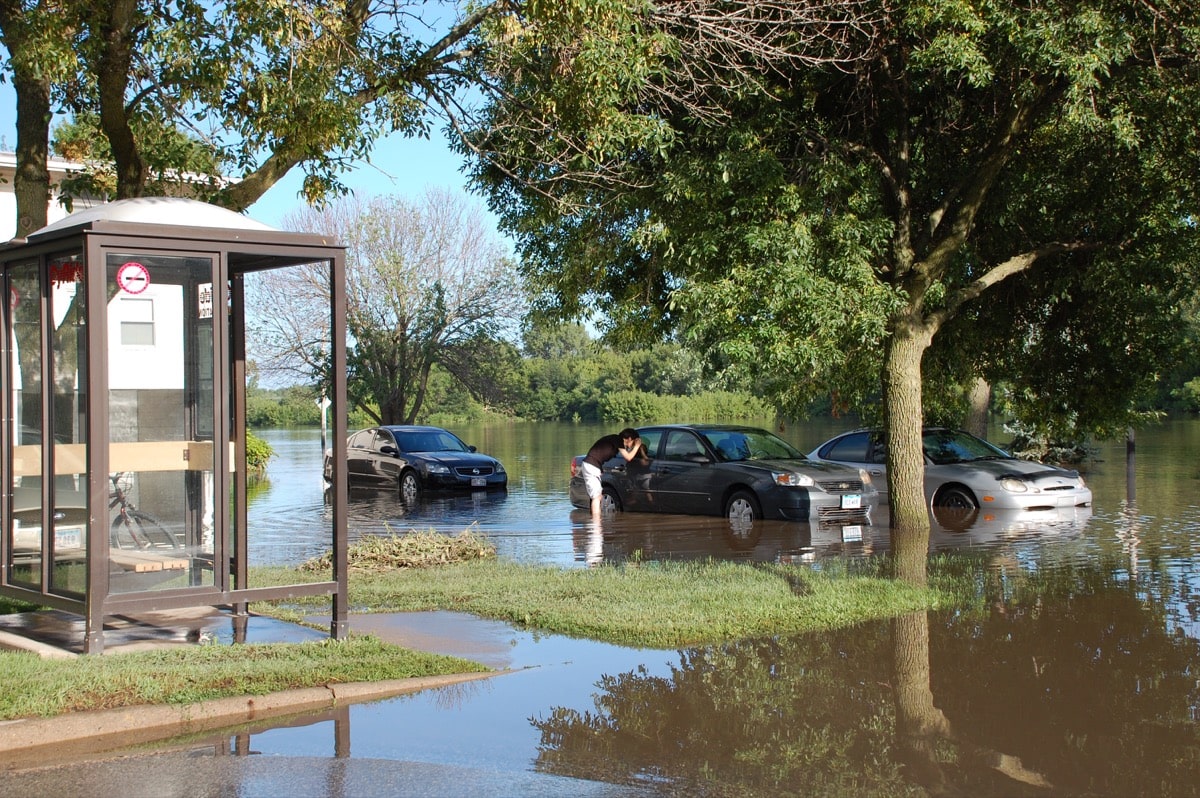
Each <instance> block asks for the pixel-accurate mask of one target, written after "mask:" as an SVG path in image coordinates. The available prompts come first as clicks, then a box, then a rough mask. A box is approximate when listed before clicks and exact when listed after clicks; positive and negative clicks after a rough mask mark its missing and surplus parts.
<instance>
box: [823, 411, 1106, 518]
mask: <svg viewBox="0 0 1200 798" xmlns="http://www.w3.org/2000/svg"><path fill="white" fill-rule="evenodd" d="M922 438H923V444H924V449H925V500H926V501H927V502H928V503H929V505H930V506H931V507H961V508H964V509H966V508H979V507H994V508H997V509H1011V510H1043V509H1049V508H1054V507H1087V506H1090V505H1091V503H1092V492H1091V490H1089V489H1088V487H1087V485H1086V484H1084V481H1083V477H1081V476H1080V475H1079V472H1078V471H1072V470H1068V469H1065V468H1059V467H1058V466H1053V465H1047V464H1045V463H1038V462H1034V461H1032V460H1019V459H1017V458H1015V457H1013V456H1012V455H1010V454H1009V453H1008V452H1005V451H1004V450H1003V449H1000V448H998V447H996V446H993V445H992V444H990V443H988V442H987V441H985V440H982V439H981V438H977V437H975V436H974V435H971V434H970V433H967V432H963V431H961V430H953V429H947V428H945V427H927V428H926V429H925V430H924V431H923V435H922ZM808 456H809V457H810V458H812V459H814V460H824V461H826V462H831V463H843V464H845V465H850V466H857V467H859V468H865V469H867V470H868V471H869V473H870V474H871V481H872V482H873V483H874V484H875V486H876V487H877V489H878V490H879V491H880V492H881V493H882V494H886V491H887V473H886V466H885V465H884V464H885V463H886V462H887V449H886V446H885V443H884V440H883V433H882V432H881V431H880V430H877V429H865V430H855V431H853V432H847V433H844V434H842V435H838V436H837V437H835V438H831V439H830V440H828V441H826V442H825V443H822V444H821V445H820V446H818V447H817V448H816V449H814V450H813V451H812V452H811V453H810V454H809V455H808Z"/></svg>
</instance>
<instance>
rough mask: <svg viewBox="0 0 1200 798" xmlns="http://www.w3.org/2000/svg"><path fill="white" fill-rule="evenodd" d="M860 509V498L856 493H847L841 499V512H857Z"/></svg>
mask: <svg viewBox="0 0 1200 798" xmlns="http://www.w3.org/2000/svg"><path fill="white" fill-rule="evenodd" d="M861 507H862V496H861V495H859V494H857V493H847V494H846V495H845V496H843V497H842V509H843V510H858V509H860V508H861Z"/></svg>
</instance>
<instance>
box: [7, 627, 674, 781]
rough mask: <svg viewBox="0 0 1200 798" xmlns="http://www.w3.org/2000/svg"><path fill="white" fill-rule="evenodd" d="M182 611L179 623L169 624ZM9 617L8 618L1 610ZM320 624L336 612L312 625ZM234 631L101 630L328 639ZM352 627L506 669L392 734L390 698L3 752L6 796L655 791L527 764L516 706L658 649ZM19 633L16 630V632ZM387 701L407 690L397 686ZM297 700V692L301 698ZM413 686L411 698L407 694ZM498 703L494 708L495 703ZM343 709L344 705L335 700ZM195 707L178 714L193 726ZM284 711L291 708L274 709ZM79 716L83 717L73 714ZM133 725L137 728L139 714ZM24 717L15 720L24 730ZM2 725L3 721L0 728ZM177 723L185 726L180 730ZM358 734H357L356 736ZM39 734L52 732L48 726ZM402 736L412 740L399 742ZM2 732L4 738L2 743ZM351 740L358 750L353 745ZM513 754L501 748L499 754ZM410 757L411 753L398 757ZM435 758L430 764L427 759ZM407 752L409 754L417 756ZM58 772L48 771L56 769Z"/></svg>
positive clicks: (432, 696)
mask: <svg viewBox="0 0 1200 798" xmlns="http://www.w3.org/2000/svg"><path fill="white" fill-rule="evenodd" d="M172 615H175V617H174V618H172V617H171V616H172ZM0 617H2V616H0ZM308 620H310V621H312V622H315V623H318V624H320V625H325V624H327V623H328V618H322V617H313V618H310V619H308ZM4 624H5V625H6V627H7V629H5V630H4V632H3V634H2V635H0V644H4V643H5V642H7V643H9V644H13V641H14V640H17V639H18V638H19V639H21V640H24V641H26V643H25V646H23V647H28V646H29V645H30V644H36V645H39V646H56V645H58V644H63V645H64V646H65V648H67V649H71V648H75V649H76V650H77V649H78V645H79V644H78V642H77V641H78V639H79V636H80V635H81V633H82V627H81V625H80V622H79V621H78V619H75V618H73V617H72V616H70V615H68V614H65V613H58V612H54V611H48V612H39V613H26V614H24V615H23V616H9V617H8V618H7V619H4ZM241 626H242V624H240V623H239V624H237V625H236V626H235V623H234V620H233V618H232V617H231V616H229V615H228V614H227V613H225V612H222V611H209V612H205V613H200V612H198V611H197V612H191V613H161V614H157V615H156V616H155V617H152V618H142V619H139V620H138V621H132V620H124V621H121V622H120V623H118V624H116V625H115V626H114V627H113V628H111V629H108V630H106V633H105V634H106V640H105V653H106V654H112V653H116V652H119V651H122V650H125V651H128V650H138V649H145V648H149V647H162V646H171V645H180V644H182V645H186V644H194V643H195V642H197V641H198V640H199V639H204V640H206V641H208V642H211V643H218V644H220V643H227V642H232V640H233V638H234V637H235V636H238V635H244V639H245V640H246V641H247V642H272V641H273V642H296V641H300V640H305V639H317V638H322V637H325V635H324V634H323V633H322V632H319V631H317V630H313V629H309V628H307V627H304V626H299V625H296V624H290V623H285V622H281V621H278V620H275V619H271V618H265V617H261V616H251V617H250V618H249V619H247V622H246V623H245V624H244V629H241V630H240V631H239V628H237V627H241ZM350 626H351V630H352V631H353V632H355V633H369V634H373V635H375V636H377V637H379V638H381V639H383V640H386V641H388V642H392V643H396V644H398V645H403V646H406V647H409V648H414V649H418V650H424V651H432V652H436V653H442V654H451V655H454V656H459V657H464V658H467V659H471V660H474V661H477V662H481V663H484V664H485V665H488V666H489V667H492V668H494V669H496V670H497V671H500V672H499V673H497V674H495V675H492V676H489V677H487V678H485V679H483V680H482V681H480V680H479V677H478V675H472V676H471V677H470V680H469V681H462V682H459V681H456V680H454V679H448V680H446V681H447V682H448V683H445V684H440V685H433V684H432V681H433V680H425V681H426V682H429V684H423V685H422V689H421V690H420V692H419V693H416V694H413V695H408V696H407V697H408V698H409V699H411V700H410V701H409V702H406V703H405V704H404V705H403V706H404V707H405V708H406V709H409V710H411V709H413V708H417V707H421V708H422V709H420V710H419V711H420V712H421V713H422V714H425V713H428V712H432V713H433V714H432V715H429V716H428V717H427V718H426V722H417V723H416V724H407V723H406V724H402V726H403V729H401V728H398V727H396V726H395V724H394V723H393V721H392V720H391V719H390V715H391V712H392V711H393V710H394V709H395V707H396V705H392V704H390V703H389V701H390V700H396V699H391V698H389V699H387V700H382V701H380V700H376V701H374V702H373V703H362V702H363V701H367V700H369V699H370V698H371V696H369V695H364V696H361V697H356V699H355V701H354V702H353V703H350V702H345V701H343V702H340V703H341V704H342V705H341V706H337V707H335V708H327V709H324V710H322V711H317V712H314V711H312V710H311V709H307V708H306V709H307V711H306V712H303V713H300V714H294V713H293V714H290V715H288V716H286V717H271V718H269V719H266V720H264V721H261V722H257V723H252V722H245V719H244V718H238V721H239V725H236V726H230V727H229V730H227V731H223V732H203V733H199V734H196V733H193V734H189V735H188V736H187V737H184V738H179V737H178V730H177V731H176V732H175V733H170V732H168V731H167V730H165V729H164V730H162V731H160V732H157V733H154V734H151V735H149V736H148V735H147V734H146V733H145V732H144V731H131V732H130V734H129V735H128V737H129V739H128V740H127V741H126V742H125V743H122V742H121V741H120V739H119V738H114V737H105V738H103V739H100V738H95V739H91V740H83V741H82V743H81V744H80V745H74V746H73V745H69V744H68V743H69V742H70V741H69V740H66V739H64V740H62V742H63V745H62V746H60V747H59V749H58V750H57V751H55V752H52V753H51V754H49V755H48V754H47V753H46V752H45V751H35V752H32V753H29V752H12V751H10V752H9V753H8V756H7V759H6V761H5V764H4V769H3V770H4V772H2V773H0V790H2V791H3V793H4V794H5V795H6V796H18V795H30V796H33V795H39V796H40V795H47V794H58V795H95V794H103V793H106V792H109V791H115V792H118V793H119V794H122V795H129V796H137V795H147V796H159V795H166V794H180V795H214V796H216V795H233V794H236V795H253V796H268V795H278V796H307V795H314V796H315V795H348V796H372V795H381V796H382V795H431V796H448V795H583V796H588V795H596V796H607V795H637V794H641V793H655V792H658V789H657V788H655V787H654V786H653V785H646V786H639V785H636V784H632V785H631V784H624V785H620V786H614V785H611V784H607V783H605V782H604V781H603V780H594V779H577V778H572V777H569V776H563V775H555V774H548V773H540V772H537V771H536V770H530V769H529V767H528V765H529V762H528V749H527V746H528V745H529V743H530V740H529V738H530V734H531V727H530V726H529V718H528V716H527V715H526V714H525V713H524V711H523V710H522V709H521V706H520V705H521V704H522V703H523V702H525V701H526V700H527V699H528V697H529V696H531V695H536V696H538V698H539V700H550V701H563V702H568V703H571V702H573V701H575V700H576V699H577V697H578V695H579V689H578V688H579V685H580V682H579V679H580V678H581V673H580V672H581V671H582V672H583V674H584V675H583V676H582V678H584V679H592V680H594V679H597V678H600V674H601V673H602V672H605V671H607V670H610V669H625V668H629V667H637V663H639V662H640V661H642V660H643V659H645V657H646V655H647V654H648V653H649V654H650V655H651V656H652V657H663V656H665V652H644V651H639V650H636V649H629V648H623V647H620V646H612V645H608V644H604V643H596V642H594V641H588V640H576V639H571V638H566V637H561V636H556V635H540V634H536V633H531V632H525V631H520V630H517V629H514V628H513V627H511V626H509V625H508V624H505V623H500V622H495V621H488V620H484V619H480V618H477V617H475V616H470V615H465V614H462V613H453V612H440V611H439V612H420V613H403V614H381V615H354V616H352V618H351V621H350ZM18 633H19V634H18ZM389 689H390V694H391V695H394V694H397V693H400V692H401V691H400V690H399V689H397V688H395V687H394V686H392V687H389ZM297 692H299V691H297ZM407 692H411V691H407ZM497 699H499V700H500V702H501V704H500V706H497V705H496V704H495V701H496V700H497ZM335 703H338V702H335ZM197 714H199V713H198V712H197V711H196V709H195V708H193V709H186V708H185V710H184V711H183V712H182V713H180V718H181V719H184V720H186V719H194V718H195V716H196V715H197ZM279 714H280V715H283V713H282V712H280V713H279ZM450 719H452V720H453V723H454V724H455V728H456V729H457V732H456V733H455V741H454V743H453V748H454V753H453V754H452V755H451V756H449V757H448V758H447V756H446V752H445V751H444V750H442V751H441V752H440V753H437V754H433V753H432V750H433V749H438V748H442V747H443V746H444V744H445V739H444V736H443V734H442V732H443V731H444V730H445V728H446V726H445V723H446V721H447V720H450ZM74 720H75V721H78V720H79V718H75V719H74ZM125 722H126V723H127V725H128V726H129V727H130V728H131V729H136V728H137V727H139V726H140V725H143V724H141V723H139V721H138V716H137V713H136V712H135V713H130V714H129V716H128V717H127V718H125ZM20 723H21V722H20V721H17V722H15V724H20ZM5 725H10V726H11V725H12V724H0V731H11V730H4V729H3V727H4V726H5ZM93 726H95V724H91V725H89V724H87V723H78V722H73V723H70V724H68V723H63V724H62V725H61V726H60V731H61V732H63V733H65V734H68V735H69V734H70V733H74V732H73V731H72V730H82V731H80V734H81V735H86V734H88V733H89V732H91V731H94V729H92V728H91V727H93ZM181 728H182V726H181ZM351 728H353V734H351ZM41 733H44V732H41ZM400 734H403V735H404V736H405V737H407V738H408V739H407V741H406V742H405V743H403V744H401V743H399V741H398V740H397V736H398V735H400ZM2 738H3V734H0V739H2ZM352 739H353V743H351V740H352ZM497 746H500V748H501V749H505V748H507V750H503V751H502V752H501V751H499V750H498V749H497ZM398 752H403V753H404V754H405V755H406V756H403V757H401V758H397V756H396V754H397V753H398ZM431 756H432V757H433V759H432V761H431V760H430V759H429V757H431ZM408 757H411V759H409V758H408ZM51 762H52V763H53V764H50V763H51Z"/></svg>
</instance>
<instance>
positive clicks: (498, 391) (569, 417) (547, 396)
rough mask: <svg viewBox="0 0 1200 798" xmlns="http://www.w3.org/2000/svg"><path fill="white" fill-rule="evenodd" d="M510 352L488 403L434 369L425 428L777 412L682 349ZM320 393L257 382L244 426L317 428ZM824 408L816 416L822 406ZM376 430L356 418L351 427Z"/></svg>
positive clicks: (565, 333)
mask: <svg viewBox="0 0 1200 798" xmlns="http://www.w3.org/2000/svg"><path fill="white" fill-rule="evenodd" d="M492 345H493V346H495V347H500V348H502V349H504V351H505V353H506V357H505V358H504V364H505V368H506V372H505V373H504V374H503V375H499V374H498V375H495V379H493V380H490V381H489V384H491V385H492V386H493V388H494V389H495V390H493V391H492V392H491V393H490V394H489V395H488V396H487V397H482V396H480V395H478V394H477V393H472V391H471V390H468V388H467V387H466V386H465V384H464V383H463V382H462V381H460V380H458V379H457V378H455V377H454V376H452V375H451V374H450V373H449V372H447V371H446V370H445V369H443V368H441V367H440V366H438V365H434V366H433V367H432V370H431V373H430V377H429V383H428V386H427V389H426V391H427V393H426V398H425V401H424V402H423V405H422V406H423V408H424V409H423V410H422V411H421V412H420V413H419V414H418V421H419V422H420V423H429V424H437V425H442V426H446V425H452V424H462V423H468V422H474V421H481V420H485V419H487V418H490V417H497V416H500V417H505V418H517V419H523V420H527V421H576V422H604V423H617V422H633V421H638V422H646V421H666V420H671V421H675V420H678V419H688V420H691V421H734V420H740V419H759V418H769V417H771V416H773V415H774V412H775V411H774V407H773V406H772V405H771V404H770V403H769V402H767V401H765V400H764V399H763V398H762V395H761V392H759V391H757V390H756V387H755V386H754V385H752V384H749V383H746V382H744V381H742V382H738V381H735V380H734V379H733V378H732V376H730V375H725V374H722V375H712V374H709V375H707V376H706V372H705V368H704V363H703V361H702V359H701V358H700V357H699V356H698V355H696V354H695V353H693V352H691V351H689V350H687V349H685V348H683V347H682V346H679V345H678V344H657V345H654V346H652V347H649V348H645V349H635V350H632V351H625V352H618V351H617V350H615V349H613V348H612V347H608V346H604V345H602V344H601V343H600V342H598V341H596V340H593V339H592V338H591V337H590V336H589V334H588V332H587V331H586V330H585V329H584V327H583V326H582V325H578V324H566V325H560V326H556V327H553V328H550V329H547V328H541V327H531V328H529V329H528V330H526V332H525V334H524V336H523V339H522V341H521V344H520V346H516V345H513V344H506V343H503V342H499V341H493V342H492ZM320 396H321V390H320V388H319V387H316V386H309V387H306V386H299V385H293V386H290V387H286V388H265V387H262V386H261V385H259V384H258V382H257V381H253V382H252V383H251V386H250V388H249V389H248V390H247V395H246V421H247V423H248V424H249V425H250V426H251V427H254V428H267V427H294V426H315V425H317V424H319V423H320V420H321V416H320V410H319V408H318V406H317V400H318V399H319V398H320ZM816 409H820V408H816ZM373 423H374V421H373V419H372V418H371V417H370V415H369V414H367V413H365V412H363V411H361V410H355V411H353V412H351V413H350V416H349V426H350V428H351V429H360V428H362V427H367V426H371V425H372V424H373Z"/></svg>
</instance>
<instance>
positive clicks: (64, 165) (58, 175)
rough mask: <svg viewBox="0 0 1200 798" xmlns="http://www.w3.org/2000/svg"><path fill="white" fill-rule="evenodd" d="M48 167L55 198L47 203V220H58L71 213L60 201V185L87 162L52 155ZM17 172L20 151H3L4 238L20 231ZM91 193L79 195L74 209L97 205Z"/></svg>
mask: <svg viewBox="0 0 1200 798" xmlns="http://www.w3.org/2000/svg"><path fill="white" fill-rule="evenodd" d="M46 168H47V169H49V171H50V192H51V194H52V199H51V200H50V203H49V205H48V206H47V208H46V210H47V217H46V223H47V224H49V223H51V222H56V221H58V220H59V219H62V218H63V217H65V216H66V215H67V209H66V208H64V207H63V205H62V203H61V202H59V201H58V194H59V191H58V187H59V185H60V184H61V183H62V180H63V178H65V177H67V176H68V174H69V173H70V172H75V171H78V170H80V169H83V168H84V167H83V164H81V163H77V162H75V161H67V160H64V159H62V158H49V159H47V161H46ZM16 174H17V155H16V153H13V152H0V241H8V240H9V239H10V238H12V237H13V236H14V235H16V232H17V198H16V196H15V195H14V194H13V180H14V179H15V177H16ZM95 204H96V203H95V201H94V200H93V199H92V198H91V197H82V198H77V199H76V200H75V202H74V210H82V209H83V208H90V207H92V206H93V205H95Z"/></svg>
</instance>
